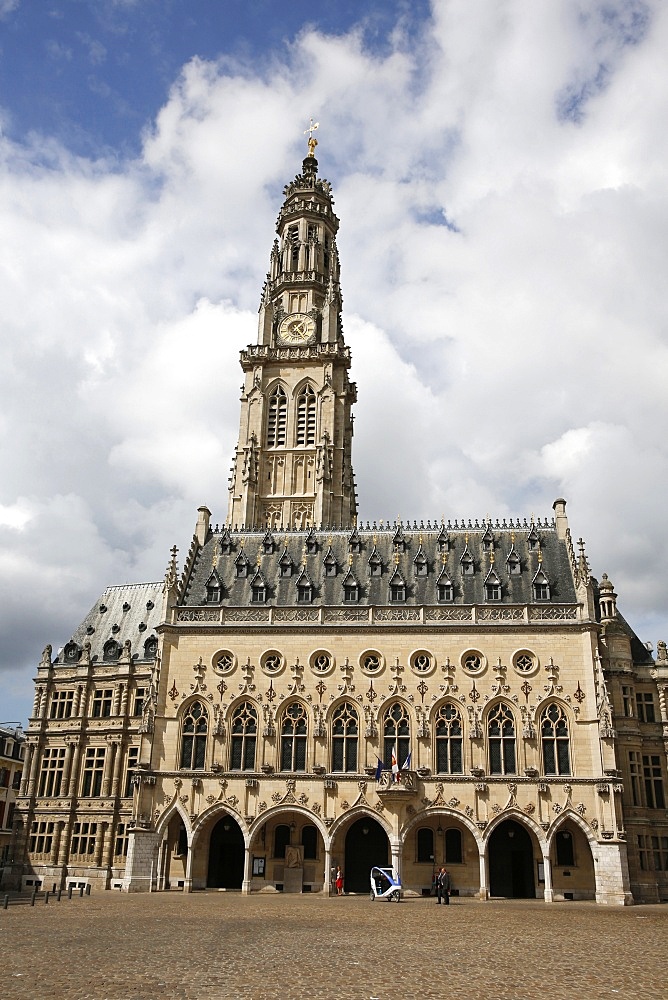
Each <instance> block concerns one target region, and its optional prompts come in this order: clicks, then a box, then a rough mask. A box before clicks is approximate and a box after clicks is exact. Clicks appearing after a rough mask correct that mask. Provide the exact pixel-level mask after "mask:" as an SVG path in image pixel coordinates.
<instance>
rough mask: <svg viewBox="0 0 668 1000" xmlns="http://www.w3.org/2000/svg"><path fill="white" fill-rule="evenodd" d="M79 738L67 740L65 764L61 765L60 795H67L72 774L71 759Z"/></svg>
mask: <svg viewBox="0 0 668 1000" xmlns="http://www.w3.org/2000/svg"><path fill="white" fill-rule="evenodd" d="M78 742H79V738H78V736H75V737H74V738H72V739H69V740H67V749H66V751H65V762H64V764H63V778H62V781H61V785H60V788H61V795H67V793H68V788H69V784H70V775H71V773H72V757H73V756H74V748H75V746H76V745H77V744H78Z"/></svg>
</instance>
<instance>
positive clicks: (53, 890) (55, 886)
mask: <svg viewBox="0 0 668 1000" xmlns="http://www.w3.org/2000/svg"><path fill="white" fill-rule="evenodd" d="M57 888H58V886H57V885H56V883H55V882H54V883H53V889H52V890H51V895H52V896H55V895H56V889H57Z"/></svg>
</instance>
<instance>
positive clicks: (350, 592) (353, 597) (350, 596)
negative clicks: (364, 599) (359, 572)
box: [343, 582, 360, 604]
mask: <svg viewBox="0 0 668 1000" xmlns="http://www.w3.org/2000/svg"><path fill="white" fill-rule="evenodd" d="M359 594H360V588H359V585H358V584H357V583H355V582H351V583H345V584H344V585H343V600H344V602H345V603H346V604H357V602H358V601H359Z"/></svg>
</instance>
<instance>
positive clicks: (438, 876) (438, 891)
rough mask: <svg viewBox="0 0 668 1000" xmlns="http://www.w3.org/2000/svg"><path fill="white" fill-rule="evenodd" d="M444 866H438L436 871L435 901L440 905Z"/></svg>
mask: <svg viewBox="0 0 668 1000" xmlns="http://www.w3.org/2000/svg"><path fill="white" fill-rule="evenodd" d="M444 871H445V868H439V869H438V871H437V872H436V903H437V904H438V906H440V905H441V899H442V898H443V872H444Z"/></svg>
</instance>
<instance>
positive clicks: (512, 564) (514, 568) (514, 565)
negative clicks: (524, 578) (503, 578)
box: [506, 549, 522, 576]
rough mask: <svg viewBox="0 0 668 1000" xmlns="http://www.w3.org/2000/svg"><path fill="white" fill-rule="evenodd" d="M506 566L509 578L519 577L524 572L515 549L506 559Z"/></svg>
mask: <svg viewBox="0 0 668 1000" xmlns="http://www.w3.org/2000/svg"><path fill="white" fill-rule="evenodd" d="M506 566H507V568H508V576H519V575H520V573H521V571H522V566H521V563H520V557H519V556H518V554H517V552H515V549H511V550H510V552H509V553H508V558H507V559H506Z"/></svg>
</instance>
